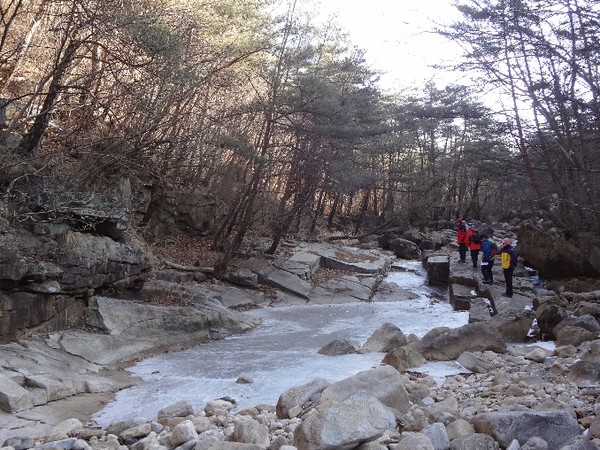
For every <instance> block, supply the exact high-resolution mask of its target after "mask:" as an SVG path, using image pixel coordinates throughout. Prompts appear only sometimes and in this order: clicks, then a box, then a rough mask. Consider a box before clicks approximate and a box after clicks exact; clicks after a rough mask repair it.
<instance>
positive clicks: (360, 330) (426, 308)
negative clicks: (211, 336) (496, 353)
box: [94, 261, 468, 427]
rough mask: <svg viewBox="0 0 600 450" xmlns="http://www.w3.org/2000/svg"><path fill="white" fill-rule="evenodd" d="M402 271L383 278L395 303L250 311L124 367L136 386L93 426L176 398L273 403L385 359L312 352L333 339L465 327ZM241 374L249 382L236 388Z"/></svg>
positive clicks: (408, 265) (153, 410)
mask: <svg viewBox="0 0 600 450" xmlns="http://www.w3.org/2000/svg"><path fill="white" fill-rule="evenodd" d="M402 266H403V267H402V269H403V271H400V272H391V273H390V274H388V276H387V278H386V281H388V282H390V283H394V284H395V285H397V286H398V287H399V289H398V296H397V298H396V299H395V300H394V301H382V302H377V301H374V302H370V303H366V302H356V303H347V304H342V305H338V304H336V305H306V306H289V307H274V308H261V309H256V310H253V311H250V312H248V314H250V315H253V316H256V317H260V318H261V319H262V324H261V325H260V326H259V327H258V328H257V329H256V330H254V331H252V332H249V333H246V334H244V335H240V336H232V337H229V338H226V339H223V340H219V341H214V342H210V343H207V344H202V345H200V346H197V347H194V348H191V349H188V350H185V351H181V352H176V353H169V354H163V355H160V356H156V357H153V358H149V359H146V360H144V361H142V362H140V363H139V364H136V365H135V366H133V367H131V368H130V369H129V370H130V371H131V372H132V373H133V374H135V375H138V376H139V377H141V378H142V380H143V381H142V382H141V383H140V384H138V385H136V386H133V387H131V388H128V389H125V390H123V391H120V392H119V393H118V394H117V396H116V398H115V400H114V401H113V402H112V403H109V404H108V405H107V406H106V407H105V408H104V409H103V410H102V411H100V412H99V413H98V414H97V415H96V416H95V417H94V421H95V422H96V423H97V424H98V425H100V426H103V427H106V426H107V425H108V424H110V423H111V422H113V421H117V420H124V419H129V418H134V417H140V418H144V419H146V420H154V419H155V418H156V414H157V412H158V411H159V410H160V409H161V408H164V407H165V406H169V405H171V404H173V403H175V402H176V401H179V400H188V401H190V402H191V403H192V405H193V406H194V408H196V409H201V408H203V407H204V405H205V404H206V402H207V401H210V400H213V399H216V398H220V397H224V396H229V397H231V398H233V399H235V400H236V401H237V402H238V403H237V405H236V409H237V410H239V409H243V408H246V407H251V406H256V405H258V404H261V403H266V404H271V405H273V404H276V403H277V399H278V398H279V395H280V394H281V393H283V392H284V391H285V390H286V389H288V388H290V387H293V386H297V385H300V384H304V383H306V382H308V381H310V380H313V379H314V378H317V377H321V378H326V379H328V380H330V381H337V380H340V379H343V378H346V377H348V376H350V375H353V374H355V373H357V372H359V371H361V370H366V369H369V368H371V367H374V366H377V365H379V363H380V362H381V360H382V358H383V356H384V355H383V354H382V353H371V354H364V355H360V354H351V355H341V356H324V355H320V354H318V353H317V351H318V350H319V349H320V348H321V347H322V346H323V345H325V344H327V343H329V342H330V341H332V340H334V339H338V338H346V339H351V340H353V341H355V342H356V343H357V344H362V343H364V341H366V339H367V338H368V337H369V336H370V335H371V334H372V333H373V332H374V331H375V330H376V329H377V328H379V327H380V326H381V325H382V324H383V323H385V322H391V323H393V324H394V325H396V326H398V327H399V328H400V329H401V330H402V331H403V332H404V334H406V335H409V334H411V333H414V334H416V335H417V336H418V337H421V336H423V335H424V334H425V333H426V332H427V331H429V330H430V329H432V328H434V327H438V326H447V327H453V328H454V327H459V326H461V325H464V324H465V323H467V320H468V313H466V312H455V311H453V310H452V308H451V306H450V304H449V303H448V299H447V293H446V292H445V290H444V291H440V290H439V289H438V290H436V289H434V288H431V287H428V286H427V285H426V280H425V277H426V274H425V272H424V270H423V268H422V267H421V265H420V263H418V262H408V261H407V262H403V263H402ZM407 292H409V293H412V295H407ZM415 294H416V295H415ZM440 294H442V295H441V297H442V300H441V301H440V300H439V298H440ZM415 296H416V297H417V298H413V297H415ZM407 297H411V299H408V298H407ZM422 370H425V371H427V370H430V371H432V372H433V373H432V374H437V375H440V376H443V374H444V373H446V372H448V373H457V371H458V368H457V367H456V366H453V365H452V364H449V363H445V364H433V365H432V364H428V365H427V366H426V367H425V368H424V369H422ZM242 376H244V377H248V378H250V379H252V380H253V382H252V383H250V384H241V383H237V382H236V381H237V380H238V378H239V377H242Z"/></svg>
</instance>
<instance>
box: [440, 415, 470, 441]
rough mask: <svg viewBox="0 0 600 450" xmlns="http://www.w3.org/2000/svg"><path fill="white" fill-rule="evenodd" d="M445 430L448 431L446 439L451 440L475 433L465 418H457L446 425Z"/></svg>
mask: <svg viewBox="0 0 600 450" xmlns="http://www.w3.org/2000/svg"><path fill="white" fill-rule="evenodd" d="M446 432H447V433H448V439H450V440H451V441H453V440H455V439H458V438H464V437H467V436H471V435H472V434H475V428H473V425H471V424H470V423H469V422H467V421H466V420H464V419H457V420H455V421H453V422H450V423H449V424H447V425H446Z"/></svg>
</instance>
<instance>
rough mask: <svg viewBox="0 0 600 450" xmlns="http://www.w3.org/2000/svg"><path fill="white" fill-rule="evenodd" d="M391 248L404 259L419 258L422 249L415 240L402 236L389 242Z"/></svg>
mask: <svg viewBox="0 0 600 450" xmlns="http://www.w3.org/2000/svg"><path fill="white" fill-rule="evenodd" d="M389 246H390V250H391V251H393V252H394V255H396V256H397V257H398V258H402V259H419V258H420V257H421V250H419V247H418V246H417V244H415V243H414V242H411V241H408V240H406V239H402V238H396V239H393V240H391V241H390V243H389Z"/></svg>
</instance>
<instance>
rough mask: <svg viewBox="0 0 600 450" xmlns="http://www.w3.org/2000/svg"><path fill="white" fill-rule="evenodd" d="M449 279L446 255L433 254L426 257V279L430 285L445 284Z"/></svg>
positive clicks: (448, 263)
mask: <svg viewBox="0 0 600 450" xmlns="http://www.w3.org/2000/svg"><path fill="white" fill-rule="evenodd" d="M449 279H450V260H449V258H448V255H434V256H430V257H429V258H427V280H428V281H429V283H430V284H432V285H437V286H446V285H447V284H448V280H449Z"/></svg>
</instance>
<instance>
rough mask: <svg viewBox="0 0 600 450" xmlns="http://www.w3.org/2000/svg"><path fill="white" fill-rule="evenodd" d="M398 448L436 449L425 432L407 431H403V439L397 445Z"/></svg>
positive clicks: (405, 449) (401, 449)
mask: <svg viewBox="0 0 600 450" xmlns="http://www.w3.org/2000/svg"><path fill="white" fill-rule="evenodd" d="M396 449H398V450H415V449H419V450H436V448H435V447H434V445H433V443H432V442H431V439H429V437H428V436H427V435H425V434H423V433H415V432H412V431H405V432H403V433H402V439H401V440H400V442H399V443H398V445H397V446H396Z"/></svg>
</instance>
